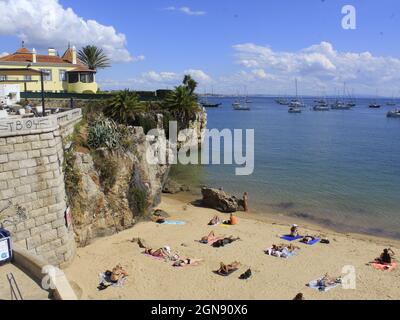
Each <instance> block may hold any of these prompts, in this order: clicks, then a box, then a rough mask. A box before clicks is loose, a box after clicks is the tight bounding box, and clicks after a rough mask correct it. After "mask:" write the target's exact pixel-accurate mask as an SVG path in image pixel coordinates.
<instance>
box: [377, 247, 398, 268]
mask: <svg viewBox="0 0 400 320" xmlns="http://www.w3.org/2000/svg"><path fill="white" fill-rule="evenodd" d="M394 255H395V253H394V251H393V250H392V249H391V248H388V249H384V250H383V252H382V254H381V255H380V257H379V258H376V259H375V261H374V262H377V263H380V264H387V265H391V264H392V262H393V260H394V258H393V256H394Z"/></svg>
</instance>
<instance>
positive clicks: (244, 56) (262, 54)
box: [224, 42, 400, 94]
mask: <svg viewBox="0 0 400 320" xmlns="http://www.w3.org/2000/svg"><path fill="white" fill-rule="evenodd" d="M233 48H234V50H235V52H236V63H237V64H238V65H240V66H242V67H244V68H245V70H248V71H245V72H244V73H242V74H241V75H242V77H243V78H242V79H240V81H241V82H243V81H254V80H255V78H258V79H259V80H260V81H259V83H258V87H260V88H262V87H263V86H264V87H265V85H266V84H265V80H274V81H273V82H271V83H269V86H268V87H269V89H270V90H271V91H272V92H274V91H273V90H275V92H276V90H290V91H293V89H290V88H291V87H293V84H292V80H293V79H294V78H295V77H298V78H299V80H300V81H301V85H302V87H303V90H304V91H307V93H309V94H316V93H320V92H317V91H318V90H321V88H325V90H331V91H333V90H335V87H342V86H343V82H347V83H348V84H349V85H350V86H351V87H352V88H354V89H355V90H357V91H358V92H360V93H361V92H362V93H371V92H375V89H376V88H380V92H382V93H384V91H385V92H386V93H389V91H391V92H393V90H396V91H398V89H397V87H398V86H399V85H400V59H399V58H393V57H387V56H386V57H384V56H374V55H372V54H371V53H370V52H361V53H355V52H339V51H337V50H335V49H334V47H333V45H332V44H331V43H329V42H321V43H319V44H314V45H312V46H309V47H307V48H304V49H302V50H299V51H294V52H288V51H283V52H279V51H274V50H272V49H271V48H270V47H268V46H260V45H256V44H254V43H244V44H238V45H235V46H233ZM224 79H225V80H226V81H228V82H229V81H230V82H231V83H233V82H234V80H235V79H236V80H237V79H238V75H234V76H231V77H226V78H224ZM263 81H264V82H263ZM285 83H286V85H285ZM371 90H372V91H371ZM264 92H265V90H264ZM272 92H270V93H272Z"/></svg>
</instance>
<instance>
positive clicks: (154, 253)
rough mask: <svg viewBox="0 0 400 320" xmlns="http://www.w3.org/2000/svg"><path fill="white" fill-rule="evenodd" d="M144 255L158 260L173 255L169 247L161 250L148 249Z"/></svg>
mask: <svg viewBox="0 0 400 320" xmlns="http://www.w3.org/2000/svg"><path fill="white" fill-rule="evenodd" d="M144 253H145V254H148V255H150V256H153V257H156V258H168V257H169V256H170V255H171V249H170V248H168V247H164V248H160V249H157V250H153V249H151V248H146V249H145V251H144Z"/></svg>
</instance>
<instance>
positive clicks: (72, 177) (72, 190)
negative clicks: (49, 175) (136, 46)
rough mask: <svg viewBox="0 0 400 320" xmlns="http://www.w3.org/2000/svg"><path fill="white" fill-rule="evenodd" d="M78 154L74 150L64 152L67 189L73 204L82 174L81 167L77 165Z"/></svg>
mask: <svg viewBox="0 0 400 320" xmlns="http://www.w3.org/2000/svg"><path fill="white" fill-rule="evenodd" d="M75 160H76V156H75V153H74V151H73V150H72V151H67V152H65V154H64V176H65V178H64V179H65V189H66V193H67V197H68V199H69V200H70V201H69V202H70V203H71V204H72V203H73V200H74V199H75V197H76V196H77V195H78V193H79V190H80V185H81V181H82V176H81V174H80V172H79V169H78V168H77V167H76V166H75Z"/></svg>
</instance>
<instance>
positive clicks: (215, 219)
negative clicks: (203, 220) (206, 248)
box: [208, 216, 222, 226]
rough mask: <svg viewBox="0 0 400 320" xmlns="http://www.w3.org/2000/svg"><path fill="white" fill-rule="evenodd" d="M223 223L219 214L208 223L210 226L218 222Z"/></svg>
mask: <svg viewBox="0 0 400 320" xmlns="http://www.w3.org/2000/svg"><path fill="white" fill-rule="evenodd" d="M220 223H222V221H221V219H220V218H219V217H218V216H214V218H212V219H211V220H210V222H209V223H208V225H209V226H216V225H217V224H220Z"/></svg>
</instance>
